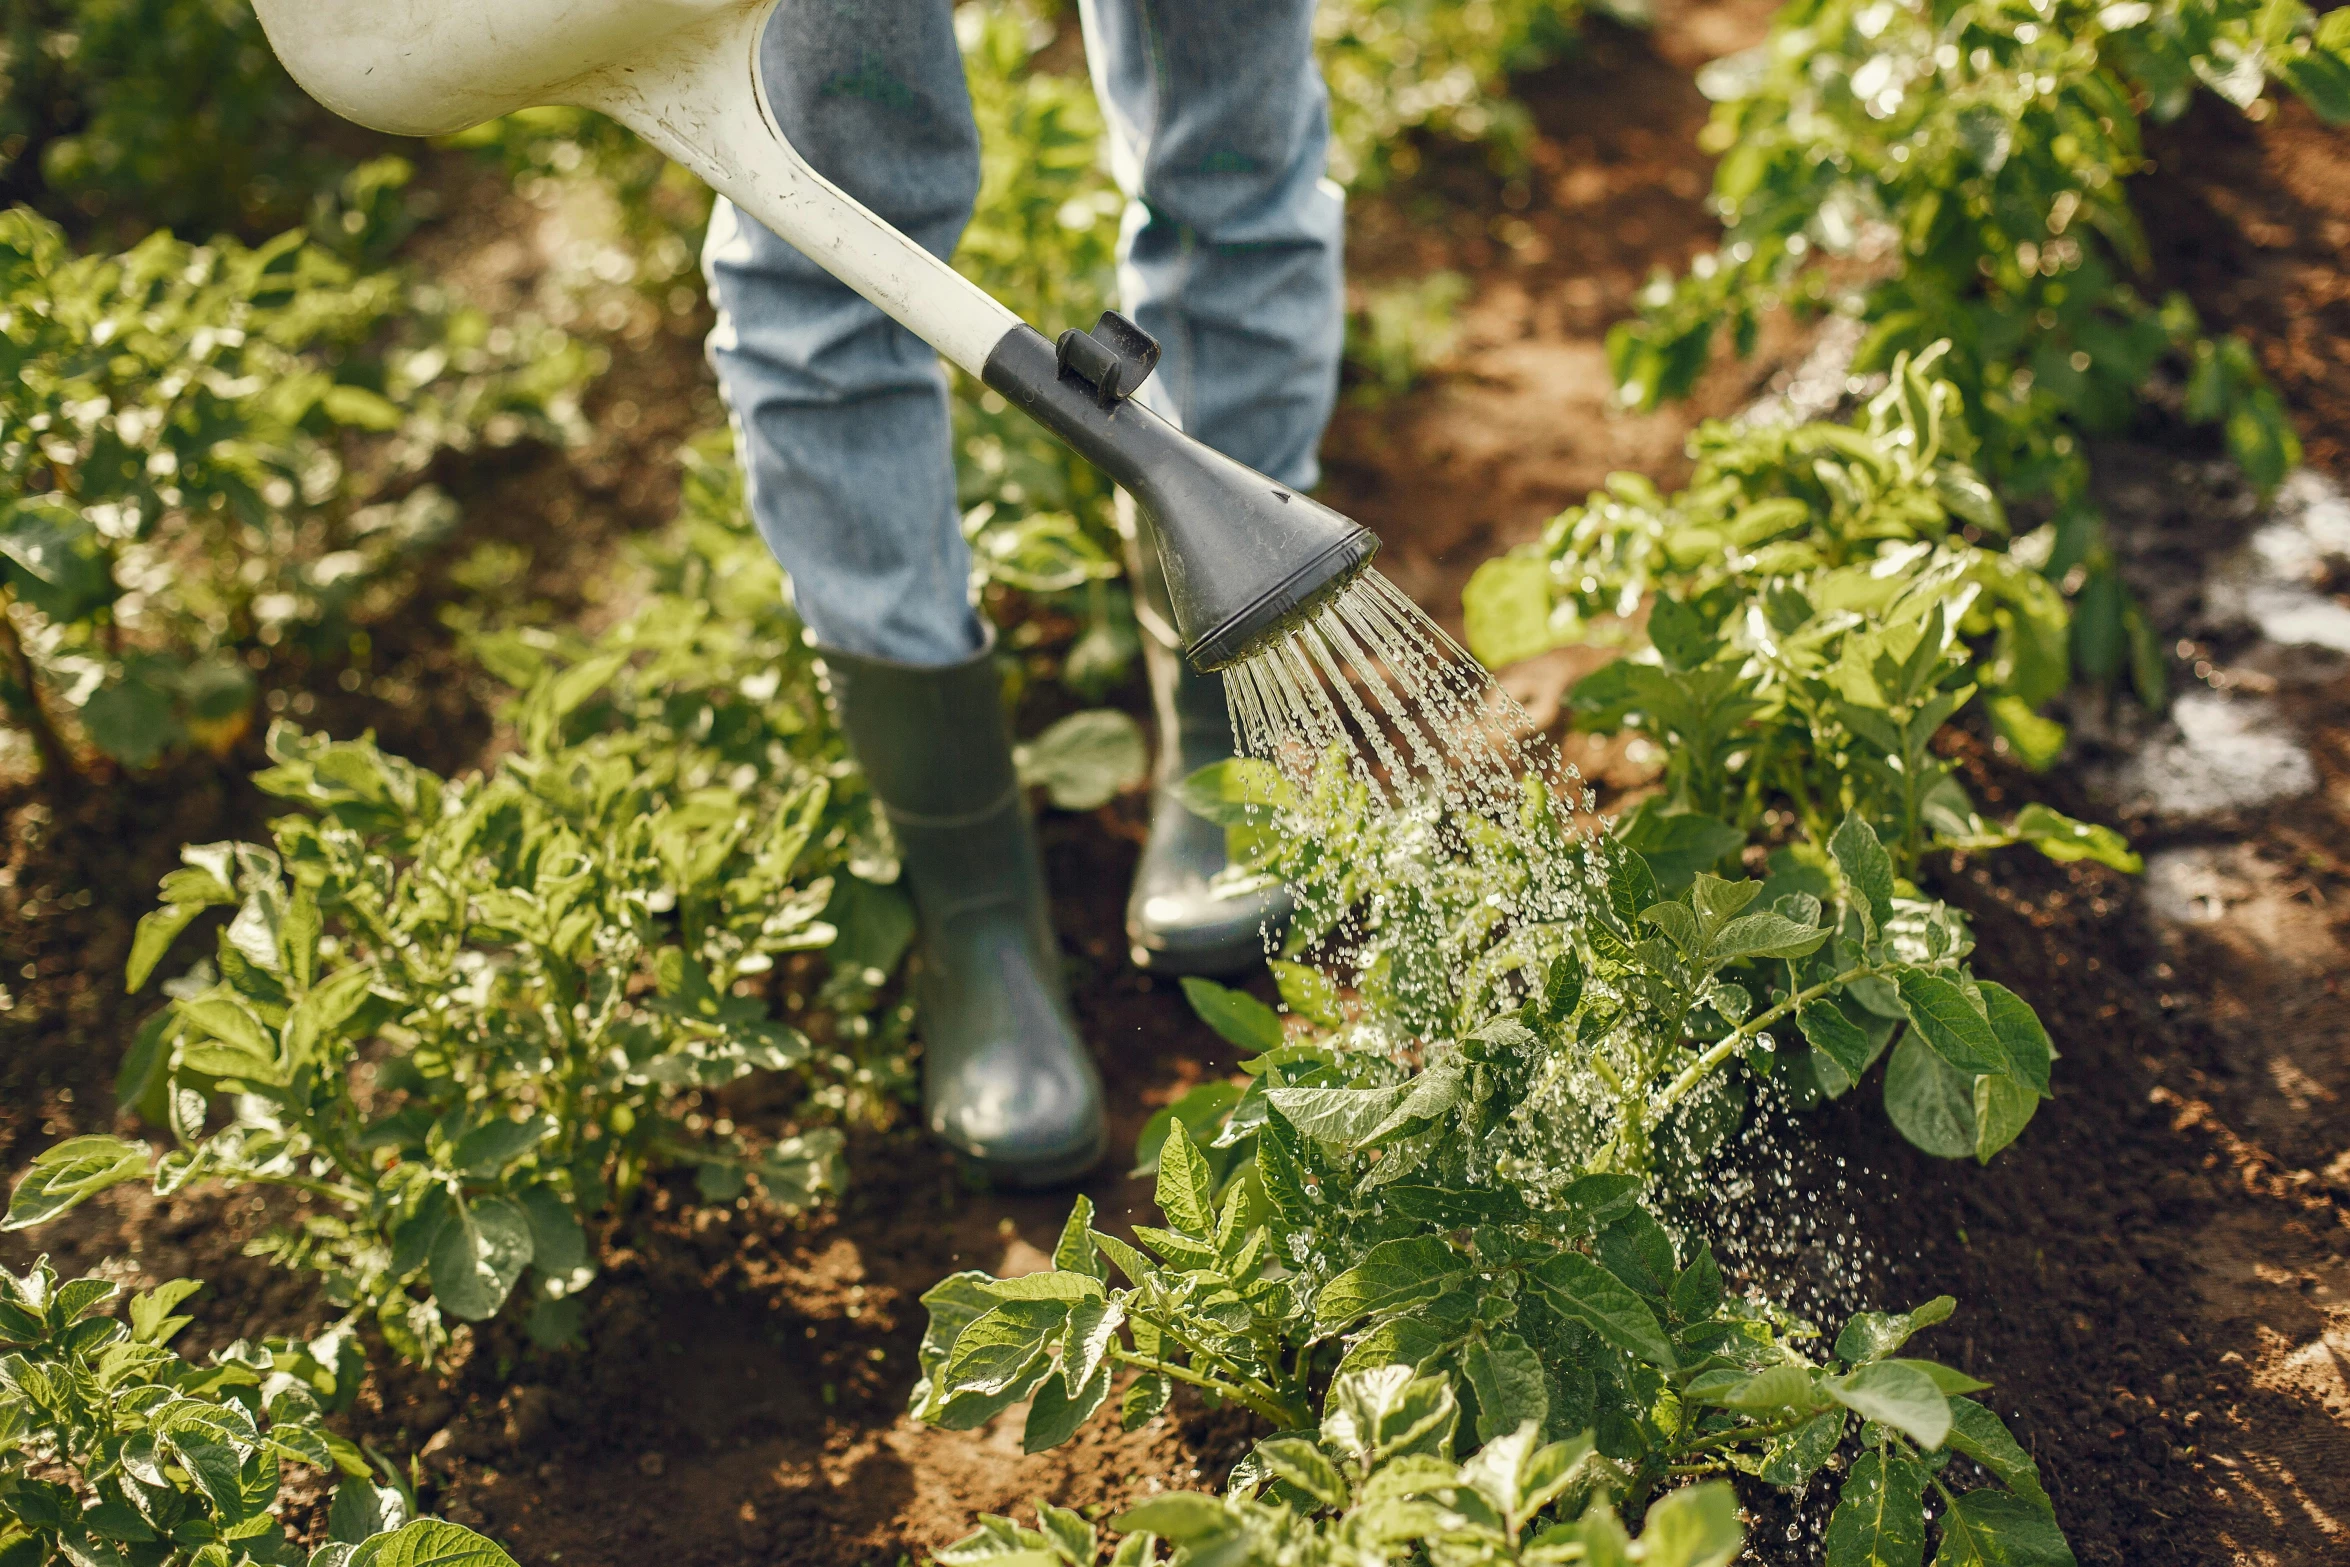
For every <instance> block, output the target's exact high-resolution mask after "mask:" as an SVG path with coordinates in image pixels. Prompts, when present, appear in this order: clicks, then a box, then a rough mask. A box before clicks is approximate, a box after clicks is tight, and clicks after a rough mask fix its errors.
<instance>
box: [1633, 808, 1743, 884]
mask: <svg viewBox="0 0 2350 1567" xmlns="http://www.w3.org/2000/svg"><path fill="white" fill-rule="evenodd" d="M1621 837H1622V840H1623V843H1624V846H1625V847H1626V848H1629V849H1631V850H1633V851H1635V852H1636V853H1638V854H1639V856H1640V857H1641V859H1643V860H1645V861H1646V862H1647V863H1648V869H1649V872H1650V874H1652V875H1653V876H1655V877H1656V881H1657V886H1658V887H1659V889H1661V890H1662V891H1665V892H1668V893H1675V894H1678V893H1679V892H1681V891H1682V890H1683V889H1685V888H1686V887H1688V885H1689V884H1690V881H1691V880H1692V878H1694V877H1695V876H1696V875H1697V874H1698V873H1699V872H1700V871H1705V870H1709V869H1711V868H1712V867H1714V866H1716V865H1719V864H1720V863H1721V862H1722V858H1723V856H1725V855H1727V854H1729V853H1731V852H1732V851H1734V850H1736V849H1738V848H1740V847H1741V846H1742V845H1744V844H1745V842H1746V834H1744V833H1742V832H1740V831H1739V830H1738V829H1737V828H1735V827H1732V826H1731V825H1730V824H1729V823H1727V822H1724V821H1720V820H1717V819H1716V818H1714V817H1711V816H1705V815H1701V814H1699V813H1698V812H1695V811H1674V812H1670V813H1667V812H1664V811H1641V812H1635V813H1634V814H1632V815H1631V816H1629V817H1628V818H1627V819H1626V820H1625V822H1624V824H1623V827H1622V830H1621Z"/></svg>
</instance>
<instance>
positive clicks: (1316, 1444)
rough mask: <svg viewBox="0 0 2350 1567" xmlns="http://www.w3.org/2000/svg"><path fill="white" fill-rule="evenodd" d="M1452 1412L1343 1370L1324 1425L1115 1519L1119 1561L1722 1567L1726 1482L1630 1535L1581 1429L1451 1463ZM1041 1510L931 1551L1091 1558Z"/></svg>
mask: <svg viewBox="0 0 2350 1567" xmlns="http://www.w3.org/2000/svg"><path fill="white" fill-rule="evenodd" d="M1460 1420H1461V1410H1460V1406H1459V1404H1458V1403H1457V1402H1456V1401H1455V1399H1454V1397H1453V1393H1452V1389H1451V1387H1450V1385H1449V1384H1448V1383H1447V1382H1446V1381H1445V1379H1444V1378H1442V1377H1436V1376H1430V1377H1417V1378H1415V1377H1414V1376H1413V1375H1412V1371H1411V1368H1410V1367H1409V1366H1403V1365H1390V1366H1381V1367H1378V1368H1376V1369H1373V1370H1368V1371H1359V1372H1354V1373H1351V1374H1350V1375H1348V1376H1345V1377H1342V1378H1341V1379H1340V1380H1339V1383H1338V1386H1337V1388H1336V1390H1335V1392H1334V1393H1333V1395H1332V1398H1331V1401H1330V1413H1329V1414H1328V1415H1327V1416H1326V1417H1325V1418H1324V1419H1323V1421H1322V1424H1321V1428H1320V1430H1319V1431H1316V1432H1313V1433H1307V1434H1298V1435H1291V1436H1283V1437H1276V1438H1274V1439H1272V1440H1270V1441H1265V1442H1259V1443H1258V1444H1257V1445H1256V1448H1255V1450H1254V1451H1253V1452H1252V1453H1251V1454H1250V1456H1249V1457H1248V1458H1246V1459H1244V1460H1243V1461H1242V1463H1241V1465H1240V1467H1239V1469H1238V1470H1237V1471H1236V1472H1235V1473H1234V1475H1233V1479H1232V1484H1231V1486H1230V1488H1229V1489H1228V1490H1227V1491H1226V1493H1225V1495H1224V1496H1223V1497H1221V1498H1217V1497H1212V1496H1207V1495H1203V1494H1201V1493H1199V1492H1196V1491H1172V1492H1168V1493H1166V1494H1164V1495H1160V1496H1154V1497H1152V1498H1151V1499H1150V1500H1148V1501H1146V1502H1143V1503H1141V1504H1139V1505H1138V1506H1135V1507H1133V1508H1131V1509H1129V1510H1128V1511H1126V1512H1124V1513H1122V1514H1120V1515H1119V1516H1118V1517H1116V1518H1114V1519H1112V1520H1111V1521H1110V1527H1111V1528H1112V1529H1114V1530H1117V1531H1119V1532H1121V1533H1123V1534H1125V1536H1126V1538H1125V1539H1124V1540H1122V1541H1120V1542H1119V1546H1118V1550H1117V1552H1116V1554H1115V1555H1114V1556H1113V1557H1112V1558H1111V1561H1112V1563H1113V1567H1142V1564H1145V1563H1152V1562H1155V1561H1156V1560H1157V1559H1158V1546H1159V1545H1160V1544H1161V1543H1164V1544H1166V1545H1169V1546H1171V1547H1173V1556H1172V1561H1173V1562H1174V1563H1176V1564H1179V1567H1189V1564H1192V1563H1201V1564H1205V1563H1209V1562H1220V1563H1245V1564H1250V1567H1255V1564H1260V1563H1262V1564H1268V1567H1269V1564H1272V1563H1277V1562H1278V1563H1296V1564H1299V1567H1339V1564H1353V1563H1365V1562H1390V1561H1396V1560H1416V1559H1418V1553H1419V1552H1425V1553H1426V1554H1427V1555H1428V1556H1429V1557H1430V1558H1432V1559H1434V1560H1436V1561H1442V1562H1456V1561H1457V1562H1489V1563H1495V1564H1502V1563H1522V1564H1525V1567H1537V1564H1539V1567H1554V1564H1556V1567H1566V1564H1570V1563H1586V1562H1587V1563H1594V1564H1597V1563H1629V1562H1639V1563H1642V1564H1643V1567H1727V1564H1728V1563H1729V1562H1730V1561H1732V1560H1733V1559H1734V1558H1735V1557H1736V1556H1737V1555H1738V1552H1739V1548H1740V1546H1741V1545H1742V1544H1743V1543H1744V1539H1745V1531H1744V1529H1742V1528H1741V1527H1740V1525H1739V1522H1738V1515H1737V1502H1736V1499H1735V1498H1734V1497H1733V1496H1732V1494H1731V1492H1730V1488H1729V1487H1728V1486H1726V1485H1723V1484H1721V1483H1719V1482H1709V1483H1706V1484H1701V1485H1695V1486H1690V1487H1687V1488H1685V1489H1682V1490H1679V1491H1675V1492H1673V1493H1672V1494H1671V1495H1669V1496H1666V1497H1664V1498H1663V1499H1661V1500H1660V1501H1658V1502H1657V1503H1656V1505H1655V1506H1653V1507H1652V1508H1650V1509H1649V1512H1648V1518H1647V1524H1646V1527H1645V1529H1644V1530H1643V1531H1642V1533H1641V1536H1640V1537H1639V1538H1638V1539H1634V1538H1632V1537H1631V1536H1629V1535H1628V1534H1627V1533H1626V1532H1625V1530H1624V1526H1623V1524H1622V1523H1621V1522H1619V1521H1618V1520H1617V1517H1616V1514H1615V1512H1614V1510H1613V1509H1612V1508H1611V1507H1610V1506H1609V1505H1608V1502H1607V1499H1606V1487H1607V1482H1608V1481H1609V1480H1610V1479H1611V1478H1613V1475H1614V1471H1613V1469H1612V1467H1611V1466H1610V1465H1608V1464H1607V1463H1606V1461H1605V1460H1601V1459H1597V1458H1595V1455H1594V1453H1593V1450H1592V1447H1591V1444H1590V1442H1589V1441H1588V1440H1578V1441H1573V1442H1550V1443H1544V1442H1542V1441H1541V1440H1540V1437H1539V1434H1538V1431H1537V1427H1536V1424H1535V1422H1533V1421H1528V1422H1526V1423H1525V1424H1524V1425H1522V1426H1520V1427H1518V1428H1517V1429H1516V1430H1514V1431H1512V1432H1510V1433H1509V1434H1507V1435H1505V1436H1501V1437H1498V1438H1495V1439H1494V1440H1492V1441H1489V1442H1486V1443H1484V1444H1483V1445H1482V1446H1481V1447H1480V1449H1479V1451H1478V1452H1477V1454H1476V1456H1475V1457H1473V1458H1471V1459H1470V1460H1469V1461H1468V1462H1466V1463H1458V1462H1455V1461H1454V1458H1453V1447H1454V1444H1455V1441H1456V1439H1457V1438H1458V1436H1459V1435H1460V1430H1459V1427H1460ZM1550 1518H1556V1519H1558V1520H1560V1521H1557V1522H1547V1521H1546V1520H1547V1519H1550ZM1036 1519H1037V1523H1036V1527H1035V1528H1033V1529H1028V1528H1022V1527H1021V1526H1019V1525H1018V1524H1015V1523H1014V1522H1013V1521H1012V1520H1011V1519H1009V1518H1001V1517H994V1516H988V1517H985V1518H983V1519H982V1522H981V1527H980V1528H979V1530H978V1531H977V1532H976V1533H974V1534H971V1535H969V1536H967V1537H966V1538H964V1539H962V1540H959V1541H957V1542H956V1543H955V1544H953V1545H951V1546H949V1547H947V1548H946V1549H945V1550H943V1551H941V1552H939V1553H938V1556H937V1560H938V1561H939V1562H940V1563H941V1564H942V1567H989V1564H994V1567H1010V1561H1011V1559H1012V1558H1015V1557H1019V1558H1023V1559H1024V1560H1025V1561H1027V1562H1033V1563H1034V1564H1035V1567H1046V1564H1048V1563H1049V1564H1053V1567H1092V1564H1093V1563H1094V1561H1095V1560H1096V1559H1097V1555H1098V1551H1099V1545H1098V1544H1097V1540H1096V1534H1095V1531H1094V1528H1093V1526H1092V1525H1091V1524H1089V1523H1087V1522H1086V1521H1085V1520H1084V1519H1083V1518H1082V1517H1080V1516H1079V1515H1077V1514H1076V1513H1072V1512H1069V1511H1067V1510H1065V1509H1062V1508H1058V1507H1053V1506H1051V1505H1050V1504H1048V1503H1044V1502H1039V1503H1038V1504H1037V1507H1036ZM1567 1520H1571V1521H1567ZM1031 1553H1033V1554H1031Z"/></svg>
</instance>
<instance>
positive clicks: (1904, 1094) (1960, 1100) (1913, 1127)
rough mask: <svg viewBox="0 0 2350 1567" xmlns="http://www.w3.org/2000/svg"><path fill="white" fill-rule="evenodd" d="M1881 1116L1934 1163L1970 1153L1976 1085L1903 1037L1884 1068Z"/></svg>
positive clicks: (1913, 1037) (1923, 1046) (1914, 1040)
mask: <svg viewBox="0 0 2350 1567" xmlns="http://www.w3.org/2000/svg"><path fill="white" fill-rule="evenodd" d="M1885 1114H1886V1115H1887V1117H1889V1118H1890V1119H1891V1120H1892V1122H1893V1125H1894V1128H1895V1130H1897V1131H1899V1132H1900V1133H1901V1135H1902V1136H1904V1137H1906V1138H1908V1139H1909V1140H1910V1141H1911V1142H1912V1143H1915V1144H1916V1145H1917V1146H1918V1147H1920V1148H1922V1149H1924V1150H1925V1151H1926V1152H1928V1153H1930V1154H1932V1155H1934V1156H1935V1157H1936V1158H1938V1159H1964V1158H1967V1157H1969V1156H1970V1155H1972V1154H1973V1153H1974V1151H1975V1082H1974V1079H1973V1078H1972V1077H1970V1076H1968V1075H1967V1074H1966V1073H1964V1072H1960V1071H1958V1070H1956V1069H1954V1068H1953V1067H1951V1066H1950V1064H1949V1063H1948V1062H1946V1061H1944V1060H1943V1059H1942V1058H1941V1057H1940V1056H1938V1055H1936V1054H1935V1053H1934V1052H1933V1051H1932V1050H1931V1049H1929V1048H1928V1047H1927V1045H1926V1044H1925V1042H1924V1041H1923V1040H1921V1039H1919V1038H1918V1036H1917V1035H1916V1034H1914V1033H1910V1034H1904V1035H1903V1036H1902V1037H1901V1041H1900V1043H1898V1044H1896V1045H1895V1046H1894V1047H1893V1057H1892V1059H1891V1060H1889V1061H1887V1062H1886V1063H1885Z"/></svg>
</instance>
